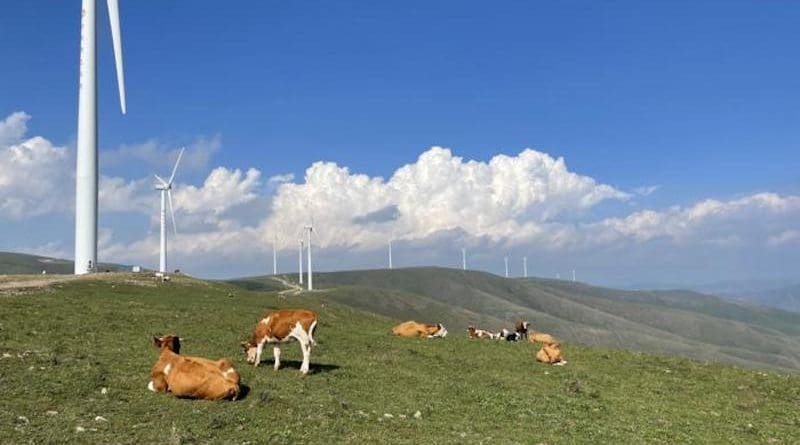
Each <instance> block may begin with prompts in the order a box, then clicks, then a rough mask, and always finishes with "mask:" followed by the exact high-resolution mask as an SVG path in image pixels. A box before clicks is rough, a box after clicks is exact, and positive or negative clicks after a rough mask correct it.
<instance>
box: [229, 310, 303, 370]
mask: <svg viewBox="0 0 800 445" xmlns="http://www.w3.org/2000/svg"><path fill="white" fill-rule="evenodd" d="M316 328H317V314H316V313H315V312H313V311H309V310H306V309H289V310H280V311H274V312H270V313H268V314H266V316H264V318H262V319H261V321H259V322H258V324H256V327H255V329H253V334H252V335H251V336H250V340H248V341H246V342H242V347H243V348H244V352H245V355H246V356H247V361H248V362H249V363H252V364H254V365H255V366H258V364H259V363H261V353H262V352H263V350H264V345H265V344H266V343H286V342H289V341H293V340H297V342H298V343H300V350H301V351H302V352H303V364H302V365H301V366H300V372H302V373H303V374H308V369H309V361H310V360H311V346H312V345H316V344H317V342H316V341H314V331H315V330H316ZM273 354H274V356H275V370H276V371H277V370H278V368H280V366H281V348H280V347H279V346H277V345H276V346H273Z"/></svg>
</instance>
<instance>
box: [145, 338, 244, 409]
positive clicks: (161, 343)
mask: <svg viewBox="0 0 800 445" xmlns="http://www.w3.org/2000/svg"><path fill="white" fill-rule="evenodd" d="M153 343H154V344H155V346H156V347H157V348H159V350H160V351H161V353H160V354H159V356H158V361H156V364H155V365H153V368H152V369H151V370H150V378H151V380H150V383H148V385H147V388H148V389H149V390H150V391H153V392H171V393H172V394H174V395H175V396H177V397H188V398H194V399H207V400H222V399H232V400H236V398H237V397H238V396H239V391H240V388H239V379H240V377H239V373H238V372H236V369H234V368H233V363H231V361H230V360H228V359H220V360H209V359H206V358H202V357H189V356H183V355H179V352H180V346H181V344H180V339H179V338H178V337H176V336H171V335H168V336H164V337H153Z"/></svg>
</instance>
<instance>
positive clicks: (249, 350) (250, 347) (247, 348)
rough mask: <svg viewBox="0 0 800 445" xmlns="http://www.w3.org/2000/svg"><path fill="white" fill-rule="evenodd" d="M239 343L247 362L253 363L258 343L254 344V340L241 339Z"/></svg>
mask: <svg viewBox="0 0 800 445" xmlns="http://www.w3.org/2000/svg"><path fill="white" fill-rule="evenodd" d="M241 345H242V349H244V355H245V357H246V358H247V363H255V362H256V353H257V352H258V345H257V344H256V342H254V341H252V340H248V341H243V342H242V343H241Z"/></svg>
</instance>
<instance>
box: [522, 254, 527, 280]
mask: <svg viewBox="0 0 800 445" xmlns="http://www.w3.org/2000/svg"><path fill="white" fill-rule="evenodd" d="M522 276H523V277H525V278H528V257H526V256H524V257H522Z"/></svg>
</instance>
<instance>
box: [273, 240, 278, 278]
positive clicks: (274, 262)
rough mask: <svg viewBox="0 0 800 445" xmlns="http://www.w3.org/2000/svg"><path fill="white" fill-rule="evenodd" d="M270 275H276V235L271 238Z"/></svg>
mask: <svg viewBox="0 0 800 445" xmlns="http://www.w3.org/2000/svg"><path fill="white" fill-rule="evenodd" d="M272 275H278V235H274V236H273V238H272Z"/></svg>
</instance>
